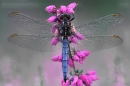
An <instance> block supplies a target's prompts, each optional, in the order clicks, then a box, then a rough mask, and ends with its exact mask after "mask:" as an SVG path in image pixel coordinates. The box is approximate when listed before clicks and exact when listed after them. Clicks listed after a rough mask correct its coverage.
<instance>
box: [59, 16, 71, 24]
mask: <svg viewBox="0 0 130 86" xmlns="http://www.w3.org/2000/svg"><path fill="white" fill-rule="evenodd" d="M70 19H71V16H70V15H69V14H61V15H60V20H61V23H62V25H64V26H67V25H69V24H70V21H69V20H70Z"/></svg>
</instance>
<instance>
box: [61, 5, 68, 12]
mask: <svg viewBox="0 0 130 86" xmlns="http://www.w3.org/2000/svg"><path fill="white" fill-rule="evenodd" d="M66 10H67V8H66V6H63V5H62V6H60V11H61V12H62V13H66Z"/></svg>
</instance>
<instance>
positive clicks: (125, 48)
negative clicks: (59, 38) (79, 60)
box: [0, 0, 130, 86]
mask: <svg viewBox="0 0 130 86" xmlns="http://www.w3.org/2000/svg"><path fill="white" fill-rule="evenodd" d="M72 2H76V3H77V4H78V6H77V7H76V8H75V17H76V19H75V20H74V23H78V22H83V21H88V20H93V19H97V18H100V17H103V16H106V15H109V14H112V13H121V14H122V15H124V17H125V20H124V22H123V23H121V24H120V25H118V26H116V27H115V28H113V29H112V30H110V31H108V32H106V33H105V34H110V35H119V36H120V37H122V38H123V40H124V43H123V44H122V45H120V46H119V47H116V48H113V49H108V50H104V51H100V52H96V53H92V55H91V56H89V57H88V58H87V60H86V62H85V64H84V65H82V67H81V65H77V67H78V68H81V69H84V72H85V71H88V70H96V71H97V75H98V76H99V80H98V81H96V82H94V83H93V84H92V86H130V74H129V72H128V71H130V70H129V65H130V63H129V61H130V57H129V56H130V53H129V52H130V23H129V22H130V16H129V15H130V0H0V86H52V85H53V86H60V82H61V78H62V72H61V64H60V63H54V62H52V61H51V58H52V56H53V54H55V53H37V52H33V51H30V50H26V49H23V48H19V47H16V46H13V45H11V44H10V43H8V42H7V37H8V36H10V35H11V34H13V33H18V34H30V33H28V32H26V31H24V30H19V29H16V28H14V27H13V26H11V25H10V24H9V21H8V19H7V15H8V14H9V13H11V12H14V11H16V12H21V13H23V14H26V15H29V16H31V17H34V18H37V19H42V20H46V19H47V18H48V17H49V16H50V14H48V13H47V12H46V11H45V7H46V6H48V5H52V4H54V5H56V6H57V7H60V5H68V4H70V3H72ZM47 66H48V67H47ZM6 70H8V72H5V71H6ZM70 70H71V69H70ZM13 83H18V84H17V85H16V84H15V85H14V84H13ZM117 84H120V85H117Z"/></svg>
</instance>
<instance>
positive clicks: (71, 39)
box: [68, 36, 78, 44]
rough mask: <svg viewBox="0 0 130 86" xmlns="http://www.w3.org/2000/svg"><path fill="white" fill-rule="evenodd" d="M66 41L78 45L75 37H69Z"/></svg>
mask: <svg viewBox="0 0 130 86" xmlns="http://www.w3.org/2000/svg"><path fill="white" fill-rule="evenodd" d="M68 39H69V41H71V42H72V43H74V44H77V43H78V39H77V38H76V37H73V36H69V37H68Z"/></svg>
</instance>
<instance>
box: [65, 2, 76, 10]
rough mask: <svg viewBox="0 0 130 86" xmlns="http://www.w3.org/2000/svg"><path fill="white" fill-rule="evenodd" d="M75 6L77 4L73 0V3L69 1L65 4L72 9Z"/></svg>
mask: <svg viewBox="0 0 130 86" xmlns="http://www.w3.org/2000/svg"><path fill="white" fill-rule="evenodd" d="M76 6H77V4H76V3H75V2H73V3H70V4H69V5H68V6H67V8H72V9H74V8H75V7H76Z"/></svg>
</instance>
